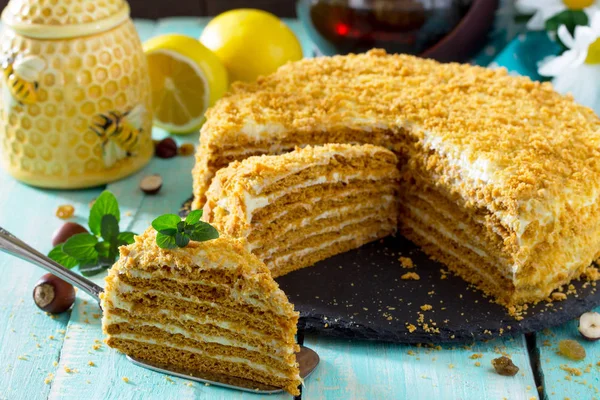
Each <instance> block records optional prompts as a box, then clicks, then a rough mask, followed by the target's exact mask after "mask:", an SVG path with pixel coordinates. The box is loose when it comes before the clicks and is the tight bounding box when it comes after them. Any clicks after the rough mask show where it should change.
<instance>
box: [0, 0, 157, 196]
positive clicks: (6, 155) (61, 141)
mask: <svg viewBox="0 0 600 400" xmlns="http://www.w3.org/2000/svg"><path fill="white" fill-rule="evenodd" d="M2 22H3V27H2V31H1V32H0V61H1V67H2V74H0V87H1V92H2V93H1V96H0V119H1V120H0V161H1V164H2V165H3V167H4V168H5V169H6V170H7V171H8V172H9V173H10V174H11V175H13V176H14V177H15V178H17V179H19V180H21V181H23V182H26V183H28V184H31V185H34V186H39V187H46V188H84V187H90V186H97V185H101V184H104V183H108V182H111V181H114V180H117V179H119V178H122V177H124V176H126V175H129V174H131V173H133V172H134V171H136V170H138V169H140V168H141V167H143V166H144V165H145V164H146V163H147V162H148V161H149V159H150V157H151V156H152V153H153V144H152V139H151V128H152V112H151V108H150V107H151V99H150V95H151V94H150V81H149V75H148V71H147V65H146V59H145V57H144V53H143V50H142V46H141V43H140V39H139V37H138V35H137V32H136V30H135V27H134V25H133V23H132V21H131V19H130V17H129V5H128V4H127V2H125V1H123V0H10V2H9V3H8V5H7V6H6V8H5V9H4V11H3V13H2Z"/></svg>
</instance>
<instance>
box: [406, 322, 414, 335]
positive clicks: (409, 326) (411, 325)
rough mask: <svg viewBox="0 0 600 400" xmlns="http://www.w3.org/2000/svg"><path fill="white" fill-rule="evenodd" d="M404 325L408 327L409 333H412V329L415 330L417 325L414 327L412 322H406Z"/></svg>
mask: <svg viewBox="0 0 600 400" xmlns="http://www.w3.org/2000/svg"><path fill="white" fill-rule="evenodd" d="M406 327H407V328H408V331H409V332H410V333H413V332H414V331H416V330H417V327H416V326H414V325H413V324H408V325H406Z"/></svg>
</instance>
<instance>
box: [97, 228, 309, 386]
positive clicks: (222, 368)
mask: <svg viewBox="0 0 600 400" xmlns="http://www.w3.org/2000/svg"><path fill="white" fill-rule="evenodd" d="M101 305H102V310H103V312H104V315H103V318H102V329H103V332H104V333H105V334H106V335H107V339H106V343H107V344H108V345H109V346H110V347H113V348H116V349H118V350H120V351H121V352H123V353H125V354H127V355H130V356H133V357H135V358H138V359H140V360H144V361H147V362H151V363H155V364H157V363H158V364H162V365H169V366H174V367H177V368H182V369H185V370H187V371H201V372H205V373H213V374H214V373H216V374H224V375H227V376H231V377H235V378H243V379H250V380H252V381H256V382H260V383H263V384H266V385H271V386H276V387H280V388H283V389H285V390H287V391H288V392H289V393H291V394H293V395H297V394H299V390H298V385H299V384H300V382H301V380H300V376H299V371H298V365H297V363H296V356H295V353H296V352H297V351H299V346H298V345H297V344H296V341H295V338H294V336H295V334H296V324H297V322H298V313H297V312H295V311H294V307H293V305H292V304H290V303H289V301H288V299H287V298H286V296H285V294H284V293H283V292H282V291H281V290H280V289H279V287H278V285H277V283H275V282H274V281H273V279H272V278H271V275H270V274H269V270H268V269H267V268H266V267H265V265H264V264H263V263H262V262H261V261H260V260H259V259H258V258H256V256H254V255H253V254H251V253H249V252H248V251H247V250H246V248H245V244H244V243H243V240H238V239H232V238H227V237H220V238H218V239H214V240H210V241H206V242H193V241H192V242H190V243H189V244H188V246H187V247H185V248H176V249H173V250H166V249H161V248H160V247H158V246H157V244H156V231H155V230H154V229H153V228H149V229H148V230H147V231H146V232H145V233H144V234H142V235H141V236H138V237H136V239H135V243H133V244H131V245H129V246H124V247H121V257H120V258H119V260H118V261H117V263H116V264H115V265H114V266H113V267H112V268H111V269H110V271H109V274H108V276H107V277H106V287H105V291H104V293H103V294H102V295H101Z"/></svg>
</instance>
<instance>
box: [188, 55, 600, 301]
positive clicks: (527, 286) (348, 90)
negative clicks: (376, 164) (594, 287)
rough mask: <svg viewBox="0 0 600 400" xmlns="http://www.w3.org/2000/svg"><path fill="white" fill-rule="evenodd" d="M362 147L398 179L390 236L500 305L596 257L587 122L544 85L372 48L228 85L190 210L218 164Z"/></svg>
mask: <svg viewBox="0 0 600 400" xmlns="http://www.w3.org/2000/svg"><path fill="white" fill-rule="evenodd" d="M325 143H371V144H375V145H379V146H383V147H385V148H387V149H390V150H392V151H393V152H394V153H395V154H396V156H397V157H398V160H399V163H398V166H399V169H400V174H401V177H402V181H401V185H402V187H403V188H402V191H401V194H400V196H399V202H400V205H401V206H400V228H401V230H402V232H403V233H404V234H405V235H406V236H407V237H408V238H410V239H411V240H413V241H414V242H415V243H417V244H419V245H421V246H422V247H423V249H424V250H425V251H426V252H427V253H428V254H430V255H431V256H432V257H434V258H436V259H438V260H441V261H443V262H444V263H446V264H447V265H448V267H449V268H450V269H451V270H453V271H454V272H456V273H458V274H459V275H460V276H462V277H463V278H464V279H466V280H467V281H469V282H472V283H475V284H476V285H478V286H479V287H480V288H482V289H483V290H485V291H486V292H488V293H490V294H493V295H494V296H495V297H496V298H497V299H498V300H499V301H500V302H502V303H504V304H506V305H513V304H520V303H524V302H531V301H534V302H535V301H539V300H542V299H544V298H546V296H548V295H549V294H550V293H551V292H552V291H553V290H554V289H556V288H558V287H559V286H561V285H563V284H565V283H568V282H569V281H570V280H571V279H574V278H577V277H579V276H580V275H581V274H582V273H583V271H584V270H585V268H586V267H587V266H589V265H590V263H591V262H592V261H593V260H594V259H595V258H597V257H598V256H599V255H600V202H599V201H598V197H599V194H600V119H599V118H598V116H596V115H595V114H594V113H593V111H592V110H591V109H589V108H586V107H583V106H580V105H578V104H576V103H575V102H574V101H573V99H572V98H571V97H568V96H562V95H560V94H558V93H556V92H554V91H553V89H552V86H551V85H550V84H549V83H539V82H532V81H531V80H529V79H528V78H525V77H513V76H509V75H508V74H507V72H506V71H505V70H491V69H486V68H481V67H476V66H470V65H461V64H440V63H437V62H435V61H432V60H426V59H420V58H417V57H412V56H407V55H388V54H386V53H385V52H384V51H382V50H372V51H370V52H368V53H366V54H359V55H348V56H335V57H322V58H313V59H305V60H301V61H298V62H295V63H290V64H287V65H285V66H283V67H281V68H280V69H279V70H278V71H277V72H276V73H274V74H272V75H270V76H266V77H262V78H259V79H258V80H257V82H255V83H238V84H234V85H233V86H232V89H231V91H230V92H229V94H228V95H226V96H225V97H224V98H223V99H221V100H220V101H219V102H218V103H217V104H216V105H215V106H214V107H213V108H212V109H210V110H209V111H208V113H207V121H206V124H205V125H204V126H203V128H202V131H201V136H200V146H199V148H198V151H197V154H196V165H195V167H194V171H193V176H194V195H195V199H194V204H193V207H194V208H200V207H202V206H203V205H204V203H205V201H206V193H207V190H208V188H209V185H210V183H211V181H212V180H213V177H214V176H215V173H216V172H217V171H218V170H219V169H221V168H223V167H226V166H227V165H228V164H229V163H230V162H232V161H235V160H242V159H245V158H247V157H249V156H253V155H259V154H280V153H284V152H287V151H291V150H293V149H294V148H295V147H296V146H305V145H320V144H325Z"/></svg>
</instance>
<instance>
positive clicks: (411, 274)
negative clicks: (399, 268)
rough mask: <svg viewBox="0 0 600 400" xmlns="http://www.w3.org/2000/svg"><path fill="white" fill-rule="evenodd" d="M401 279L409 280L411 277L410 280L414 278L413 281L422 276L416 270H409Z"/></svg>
mask: <svg viewBox="0 0 600 400" xmlns="http://www.w3.org/2000/svg"><path fill="white" fill-rule="evenodd" d="M400 279H403V280H409V279H410V280H413V281H418V280H419V279H421V277H420V276H419V274H417V273H416V272H407V273H405V274H404V275H402V276H401V277H400Z"/></svg>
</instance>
